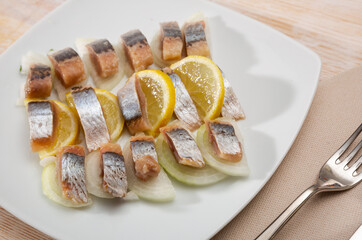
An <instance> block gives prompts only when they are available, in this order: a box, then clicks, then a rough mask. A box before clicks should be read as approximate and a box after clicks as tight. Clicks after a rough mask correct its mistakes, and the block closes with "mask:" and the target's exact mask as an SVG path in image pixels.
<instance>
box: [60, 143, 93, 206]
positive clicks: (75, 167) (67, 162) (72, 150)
mask: <svg viewBox="0 0 362 240" xmlns="http://www.w3.org/2000/svg"><path fill="white" fill-rule="evenodd" d="M56 167H57V177H58V181H59V185H60V187H61V189H62V192H63V197H64V198H66V199H69V200H72V201H73V202H74V203H76V204H79V203H87V202H88V192H87V187H86V179H85V168H84V148H83V147H82V146H77V145H74V146H67V147H62V148H61V149H60V150H59V152H58V153H57V160H56Z"/></svg>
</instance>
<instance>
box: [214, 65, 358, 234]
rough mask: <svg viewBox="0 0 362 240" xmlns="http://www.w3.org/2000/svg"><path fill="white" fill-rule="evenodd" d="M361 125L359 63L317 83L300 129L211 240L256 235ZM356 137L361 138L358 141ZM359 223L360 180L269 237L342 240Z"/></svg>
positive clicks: (319, 198)
mask: <svg viewBox="0 0 362 240" xmlns="http://www.w3.org/2000/svg"><path fill="white" fill-rule="evenodd" d="M361 123H362V67H359V68H355V69H353V70H350V71H348V72H345V73H342V74H340V75H338V76H336V77H334V78H332V79H330V80H327V81H323V82H320V84H319V86H318V89H317V93H316V96H315V98H314V100H313V103H312V106H311V108H310V111H309V114H308V116H307V118H306V120H305V122H304V124H303V127H302V129H301V131H300V133H299V135H298V137H297V139H296V140H295V142H294V144H293V146H292V148H291V149H290V151H289V153H288V154H287V156H286V157H285V159H284V160H283V162H282V164H281V165H280V166H279V168H278V169H277V171H276V172H275V174H274V175H273V177H272V178H271V179H270V181H269V182H268V183H267V184H266V185H265V186H264V188H263V189H262V190H261V191H260V192H259V194H258V195H257V196H256V197H255V198H254V199H253V200H252V201H251V202H250V204H249V205H248V206H247V207H246V208H245V209H244V210H243V211H242V212H241V213H239V215H237V216H236V217H235V218H234V219H233V220H232V221H231V222H230V223H229V224H228V225H227V226H226V227H225V228H224V229H222V230H221V231H220V232H219V233H218V234H216V236H215V237H214V239H215V240H216V239H246V240H247V239H254V238H255V237H257V236H258V235H259V234H260V233H261V232H262V231H263V230H264V229H265V228H266V227H267V226H268V225H269V224H270V223H271V222H272V221H273V220H274V219H275V218H276V217H277V216H279V214H280V213H281V212H282V211H283V210H284V209H285V208H286V207H288V206H289V204H290V203H291V202H292V201H293V200H294V199H295V198H296V197H298V195H299V194H300V193H302V191H304V190H305V189H306V188H308V187H309V186H311V185H312V184H314V181H315V180H316V178H317V176H318V173H319V170H320V168H321V167H322V165H323V164H324V162H325V161H326V160H327V159H328V158H329V157H330V156H331V155H332V154H333V153H334V152H335V151H336V149H337V148H338V147H340V145H342V144H343V143H344V141H345V140H346V139H347V138H348V137H349V136H350V134H352V132H353V131H354V130H355V129H356V128H357V127H358V126H359V124H361ZM361 139H362V136H360V137H359V138H358V139H357V140H361ZM356 142H357V141H356ZM357 143H358V142H357ZM361 168H362V167H361ZM361 168H360V172H362V169H361ZM361 174H362V173H361ZM361 224H362V184H359V185H358V186H356V187H355V188H353V189H351V190H348V191H344V192H330V193H321V194H318V195H316V196H314V197H313V198H311V199H310V200H309V201H308V202H307V203H306V204H305V205H304V206H303V207H302V208H301V209H300V210H299V211H298V212H297V213H296V215H294V217H293V218H292V219H291V220H289V222H288V223H287V225H285V226H284V228H283V229H282V230H281V231H280V232H279V233H278V234H277V235H276V237H275V238H274V239H279V240H280V239H305V240H309V239H313V240H314V239H318V240H324V239H325V240H333V239H335V240H344V239H349V238H350V237H351V236H352V235H353V233H354V232H355V231H356V230H357V229H358V227H359V226H360V225H361Z"/></svg>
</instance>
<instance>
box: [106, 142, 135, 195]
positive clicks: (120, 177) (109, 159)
mask: <svg viewBox="0 0 362 240" xmlns="http://www.w3.org/2000/svg"><path fill="white" fill-rule="evenodd" d="M100 153H101V165H102V175H103V189H104V191H106V192H108V193H110V194H112V195H113V196H114V197H125V196H126V194H127V187H128V184H127V176H126V168H125V163H124V157H123V155H122V150H121V147H120V146H119V145H118V144H112V143H107V144H104V145H102V146H101V149H100Z"/></svg>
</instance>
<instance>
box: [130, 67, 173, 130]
mask: <svg viewBox="0 0 362 240" xmlns="http://www.w3.org/2000/svg"><path fill="white" fill-rule="evenodd" d="M136 74H137V76H138V77H139V79H140V82H141V88H142V91H143V92H144V94H145V96H146V99H147V115H148V120H149V121H150V123H151V125H152V129H151V130H149V131H148V132H147V133H148V134H150V135H153V136H156V135H157V134H159V128H160V127H163V126H165V125H166V124H167V123H168V122H169V121H170V119H171V117H172V114H173V109H174V107H175V88H174V87H173V83H172V80H171V78H170V77H169V76H168V75H167V74H166V73H164V72H162V71H160V70H154V69H147V70H143V71H140V72H137V73H136Z"/></svg>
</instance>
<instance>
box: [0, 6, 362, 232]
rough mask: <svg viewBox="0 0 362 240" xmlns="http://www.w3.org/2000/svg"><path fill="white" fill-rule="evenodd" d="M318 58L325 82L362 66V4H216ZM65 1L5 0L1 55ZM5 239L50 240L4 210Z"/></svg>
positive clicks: (0, 14)
mask: <svg viewBox="0 0 362 240" xmlns="http://www.w3.org/2000/svg"><path fill="white" fill-rule="evenodd" d="M212 1H214V2H217V3H219V4H221V5H224V6H226V7H229V8H231V9H234V10H236V11H238V12H240V13H242V14H244V15H247V16H249V17H251V18H254V19H256V20H258V21H260V22H263V23H265V24H267V25H270V26H272V27H273V28H275V29H277V30H278V31H280V32H283V33H284V34H286V35H288V36H290V37H292V38H294V39H296V40H297V41H299V42H301V43H302V44H304V45H306V46H307V47H309V48H311V49H312V50H314V51H315V52H316V53H318V54H319V55H320V57H321V59H322V63H323V65H322V73H321V77H320V80H321V81H324V80H326V79H330V78H331V77H332V76H334V75H336V74H337V73H341V72H343V71H346V70H348V69H351V68H354V67H356V66H359V65H362V14H361V13H362V0H344V1H340V0H318V1H315V0H299V1H297V0H277V1H268V0H258V1H249V0H212ZM62 2H64V0H21V1H9V0H0V53H2V52H4V51H5V50H6V49H7V48H8V47H9V46H10V45H11V44H12V43H13V42H15V41H16V40H17V39H18V38H19V37H20V36H21V35H23V34H24V33H25V32H26V31H27V30H29V29H30V28H31V27H32V26H33V25H34V24H35V23H36V22H38V21H39V20H41V19H42V18H43V17H44V16H45V15H46V14H48V13H49V12H50V11H51V10H53V9H54V8H56V7H57V6H59V5H60V4H61V3H62ZM0 239H49V237H47V236H46V235H44V234H43V233H41V232H39V231H37V230H36V229H34V228H32V227H31V226H29V225H27V224H25V223H23V222H22V221H20V220H19V219H17V218H15V217H14V216H12V215H11V214H10V213H8V212H7V211H6V210H4V209H2V208H0Z"/></svg>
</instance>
